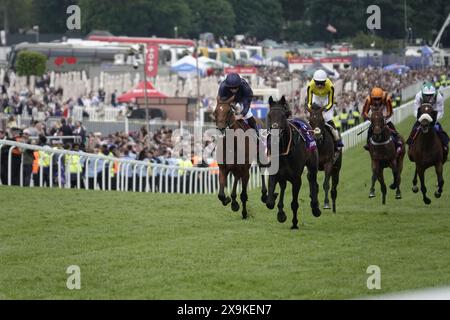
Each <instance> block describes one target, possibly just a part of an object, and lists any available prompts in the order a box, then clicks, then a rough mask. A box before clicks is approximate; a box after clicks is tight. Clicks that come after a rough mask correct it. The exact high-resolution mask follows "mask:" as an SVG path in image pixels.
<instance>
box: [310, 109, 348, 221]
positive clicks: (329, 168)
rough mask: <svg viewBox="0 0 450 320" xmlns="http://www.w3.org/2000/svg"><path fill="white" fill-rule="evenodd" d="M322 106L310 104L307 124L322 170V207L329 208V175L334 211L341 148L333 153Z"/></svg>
mask: <svg viewBox="0 0 450 320" xmlns="http://www.w3.org/2000/svg"><path fill="white" fill-rule="evenodd" d="M324 109H325V108H324V107H322V108H321V107H319V106H316V105H315V104H314V105H313V106H312V108H311V110H309V124H310V125H311V127H312V128H313V130H314V138H315V139H316V142H317V148H318V151H319V171H324V173H325V179H324V181H323V190H324V191H325V200H324V205H323V208H324V209H330V201H329V199H328V191H329V190H330V177H331V200H332V205H333V212H334V213H336V198H337V186H338V184H339V173H340V171H341V166H342V150H340V151H339V152H338V153H337V156H336V154H335V150H334V139H333V135H332V134H331V132H330V131H329V130H328V129H327V127H326V126H327V124H326V123H325V120H324V118H323V114H322V112H323V111H324Z"/></svg>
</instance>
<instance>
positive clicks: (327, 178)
mask: <svg viewBox="0 0 450 320" xmlns="http://www.w3.org/2000/svg"><path fill="white" fill-rule="evenodd" d="M332 171H333V164H332V163H331V162H329V163H327V164H326V165H325V168H324V172H325V178H324V180H323V191H324V193H325V198H324V202H323V208H324V209H331V207H330V200H329V199H328V191H329V190H330V177H331V173H332Z"/></svg>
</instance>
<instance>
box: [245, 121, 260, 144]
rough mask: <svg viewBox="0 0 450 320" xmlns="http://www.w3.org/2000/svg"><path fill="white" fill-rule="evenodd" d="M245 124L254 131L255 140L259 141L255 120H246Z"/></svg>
mask: <svg viewBox="0 0 450 320" xmlns="http://www.w3.org/2000/svg"><path fill="white" fill-rule="evenodd" d="M247 123H248V125H249V126H250V127H251V128H252V129H253V130H255V133H256V138H257V139H258V140H259V130H258V126H257V124H256V120H255V118H254V117H251V118H248V119H247Z"/></svg>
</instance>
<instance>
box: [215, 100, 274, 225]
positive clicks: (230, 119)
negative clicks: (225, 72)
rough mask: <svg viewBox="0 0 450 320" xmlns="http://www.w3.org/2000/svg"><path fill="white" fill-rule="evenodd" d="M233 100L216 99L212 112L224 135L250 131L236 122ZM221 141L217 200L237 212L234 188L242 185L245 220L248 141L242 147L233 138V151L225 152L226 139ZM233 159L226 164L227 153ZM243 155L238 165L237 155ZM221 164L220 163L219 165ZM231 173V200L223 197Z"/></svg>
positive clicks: (248, 159)
mask: <svg viewBox="0 0 450 320" xmlns="http://www.w3.org/2000/svg"><path fill="white" fill-rule="evenodd" d="M233 100H234V96H233V97H231V98H229V99H228V100H225V101H222V100H220V99H219V97H217V106H216V109H215V110H214V117H215V122H216V128H217V129H218V130H219V131H220V132H221V133H222V134H224V133H225V130H226V129H232V130H233V131H234V132H236V130H238V129H241V130H243V131H244V132H245V131H247V130H248V129H250V126H248V125H246V124H245V123H244V121H243V120H236V119H235V114H234V109H233V107H232V105H231V103H232V102H233ZM222 139H223V141H222V143H223V144H222V147H223V149H222V150H218V152H221V154H222V155H223V161H218V162H219V195H218V197H219V200H220V201H221V202H222V204H223V205H224V206H226V205H228V204H229V203H230V202H231V209H232V210H233V211H235V212H237V211H239V203H238V202H237V201H236V197H237V194H236V188H237V184H238V182H239V181H241V183H242V191H241V195H240V199H241V202H242V218H243V219H246V218H247V205H246V204H247V201H248V195H247V186H248V181H249V177H250V173H249V169H250V167H251V162H252V160H251V159H250V153H249V140H248V139H246V140H245V143H244V144H243V145H238V142H237V137H234V143H233V145H234V149H232V150H226V146H227V143H226V137H225V136H224V137H223V138H222ZM233 151H234V154H233V159H232V161H231V163H226V156H225V155H226V153H227V152H233ZM243 152H245V154H244V157H245V159H244V162H243V163H238V159H237V158H238V153H239V154H240V155H242V153H243ZM220 162H221V163H220ZM230 172H231V173H232V174H233V176H234V183H233V189H232V192H231V199H230V197H228V196H226V195H225V187H226V185H227V177H228V174H229V173H230ZM262 182H263V190H262V192H263V194H265V193H266V192H267V191H265V184H264V180H263V181H262Z"/></svg>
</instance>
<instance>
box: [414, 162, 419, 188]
mask: <svg viewBox="0 0 450 320" xmlns="http://www.w3.org/2000/svg"><path fill="white" fill-rule="evenodd" d="M412 184H413V187H412V192H414V193H417V192H419V187H417V165H416V170H414V178H413V181H412Z"/></svg>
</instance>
